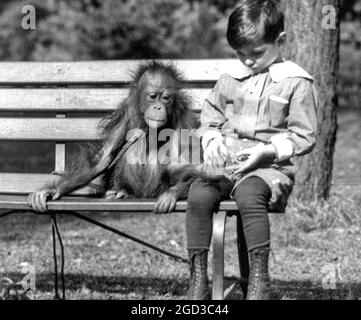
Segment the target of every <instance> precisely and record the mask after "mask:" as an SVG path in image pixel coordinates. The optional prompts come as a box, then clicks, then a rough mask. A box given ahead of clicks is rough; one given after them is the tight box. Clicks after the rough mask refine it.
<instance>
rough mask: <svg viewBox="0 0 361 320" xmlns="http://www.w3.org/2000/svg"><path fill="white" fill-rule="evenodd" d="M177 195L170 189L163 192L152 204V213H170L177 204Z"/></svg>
mask: <svg viewBox="0 0 361 320" xmlns="http://www.w3.org/2000/svg"><path fill="white" fill-rule="evenodd" d="M177 200H178V197H177V196H176V195H175V193H174V192H172V191H171V190H167V191H165V192H163V193H162V194H161V195H160V196H159V198H158V200H157V202H156V203H155V205H154V208H153V213H155V214H159V213H170V212H173V211H174V209H175V206H176V204H177Z"/></svg>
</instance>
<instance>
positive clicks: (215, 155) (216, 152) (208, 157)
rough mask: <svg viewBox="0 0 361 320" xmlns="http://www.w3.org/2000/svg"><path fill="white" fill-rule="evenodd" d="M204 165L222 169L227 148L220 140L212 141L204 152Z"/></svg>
mask: <svg viewBox="0 0 361 320" xmlns="http://www.w3.org/2000/svg"><path fill="white" fill-rule="evenodd" d="M203 158H204V163H205V164H206V165H208V166H214V167H224V165H225V162H226V158H227V147H226V146H225V144H224V143H223V141H222V140H221V139H213V140H212V141H211V142H210V143H209V144H208V146H207V148H206V149H205V150H204V154H203Z"/></svg>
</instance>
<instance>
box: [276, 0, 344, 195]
mask: <svg viewBox="0 0 361 320" xmlns="http://www.w3.org/2000/svg"><path fill="white" fill-rule="evenodd" d="M283 3H284V6H285V15H286V33H287V39H288V43H287V45H286V48H285V57H286V58H287V59H289V60H291V61H294V62H296V63H298V64H299V65H300V66H302V67H303V68H304V69H305V70H307V71H308V72H309V73H310V74H311V75H312V76H313V77H314V78H315V85H316V87H317V90H318V108H317V120H318V121H317V122H318V130H317V145H316V147H315V149H314V150H313V152H312V153H311V154H310V155H307V156H303V157H301V158H299V159H296V161H295V163H296V166H297V175H296V183H295V187H294V191H293V196H294V197H296V198H297V200H300V201H310V200H312V199H318V200H320V199H327V198H328V196H329V192H330V187H331V182H332V167H333V154H334V149H335V142H336V130H337V116H336V108H337V94H336V86H337V70H338V63H339V35H340V28H339V25H340V24H339V22H340V0H302V1H299V0H283ZM330 5H331V6H333V7H334V8H335V9H336V11H335V13H336V16H335V21H336V23H335V28H333V29H329V27H330V25H327V16H328V15H327V12H324V13H323V12H322V9H323V8H324V7H325V6H330ZM324 9H326V8H324ZM329 22H330V21H329ZM331 22H332V21H331ZM325 24H326V27H325Z"/></svg>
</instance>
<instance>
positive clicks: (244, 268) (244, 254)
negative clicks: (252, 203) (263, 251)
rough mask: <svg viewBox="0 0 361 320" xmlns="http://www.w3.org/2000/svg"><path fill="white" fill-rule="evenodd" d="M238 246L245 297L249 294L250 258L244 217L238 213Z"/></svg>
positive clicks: (242, 287)
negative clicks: (243, 222)
mask: <svg viewBox="0 0 361 320" xmlns="http://www.w3.org/2000/svg"><path fill="white" fill-rule="evenodd" d="M237 247H238V261H239V269H240V274H241V283H240V284H241V289H242V293H243V297H244V299H245V298H246V296H247V287H248V277H249V258H248V251H247V243H246V239H245V237H244V232H243V224H242V217H241V216H240V215H239V214H238V215H237Z"/></svg>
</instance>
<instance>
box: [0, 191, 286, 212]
mask: <svg viewBox="0 0 361 320" xmlns="http://www.w3.org/2000/svg"><path fill="white" fill-rule="evenodd" d="M155 201H156V200H155V199H122V200H113V199H112V200H105V199H101V198H89V197H78V196H72V197H69V196H68V197H63V198H61V199H60V200H56V201H49V202H48V209H49V210H52V211H107V212H120V211H122V212H149V211H152V210H153V207H154V204H155ZM0 207H1V208H2V209H5V210H15V209H18V210H30V207H29V205H28V203H27V196H24V195H4V194H0ZM186 210H187V201H185V200H182V201H178V202H177V205H176V208H175V210H174V212H184V211H186ZM219 211H227V212H237V211H238V209H237V205H236V203H235V202H234V201H233V200H226V201H222V202H221V203H220V206H219ZM269 213H271V214H282V213H283V212H269Z"/></svg>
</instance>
